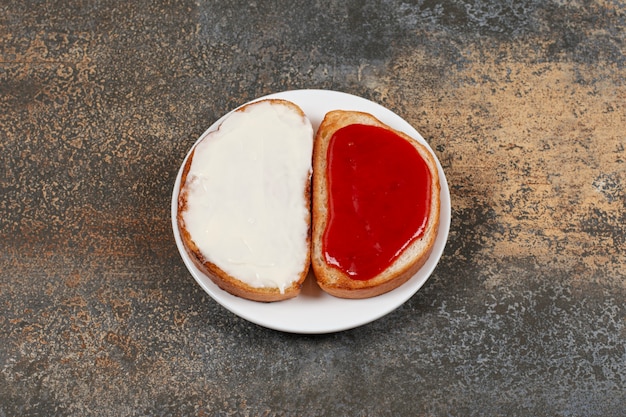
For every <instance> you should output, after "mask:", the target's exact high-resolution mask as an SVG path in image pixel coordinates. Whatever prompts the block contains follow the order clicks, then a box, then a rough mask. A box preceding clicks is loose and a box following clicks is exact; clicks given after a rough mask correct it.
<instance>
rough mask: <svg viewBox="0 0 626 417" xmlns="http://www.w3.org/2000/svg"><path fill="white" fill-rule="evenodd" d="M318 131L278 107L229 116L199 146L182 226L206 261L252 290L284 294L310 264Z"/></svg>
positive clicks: (265, 106) (263, 104)
mask: <svg viewBox="0 0 626 417" xmlns="http://www.w3.org/2000/svg"><path fill="white" fill-rule="evenodd" d="M312 151H313V128H312V126H311V123H310V122H309V120H308V119H307V118H304V117H302V116H301V115H300V114H298V113H296V112H295V111H294V110H293V109H292V108H290V107H287V106H286V105H282V104H277V103H276V102H274V103H272V104H270V102H259V103H255V104H253V105H249V106H248V107H247V108H246V109H245V110H244V111H236V112H234V113H231V114H230V115H229V116H228V117H227V118H226V119H225V120H224V121H223V123H222V124H221V126H220V127H219V129H218V130H216V131H214V132H211V133H209V134H208V135H207V136H205V137H204V138H203V139H202V140H201V141H200V142H198V144H197V145H196V148H195V151H194V154H193V160H192V163H191V166H190V169H189V172H188V174H187V183H186V185H185V186H186V187H187V188H188V194H187V211H185V212H184V213H183V219H184V222H185V226H186V228H187V230H189V232H190V235H191V238H192V240H193V241H194V242H195V243H196V245H197V246H198V248H199V249H200V251H201V253H202V254H203V255H204V256H205V257H206V258H207V259H208V260H209V261H210V262H212V263H214V264H215V265H217V266H218V267H219V268H221V269H222V270H223V271H224V272H226V273H228V274H229V275H231V276H233V277H236V278H238V279H240V280H241V281H243V282H245V283H247V284H249V285H250V286H252V287H255V288H260V287H269V288H278V289H279V290H280V291H281V292H284V290H285V288H287V287H289V286H290V285H291V284H292V283H293V282H294V281H295V280H297V279H298V278H299V274H300V272H301V271H302V269H303V267H304V265H305V263H308V262H309V260H308V259H307V232H308V219H309V202H308V201H306V199H305V184H306V183H307V181H308V179H309V178H310V176H311V171H312V169H311V155H312Z"/></svg>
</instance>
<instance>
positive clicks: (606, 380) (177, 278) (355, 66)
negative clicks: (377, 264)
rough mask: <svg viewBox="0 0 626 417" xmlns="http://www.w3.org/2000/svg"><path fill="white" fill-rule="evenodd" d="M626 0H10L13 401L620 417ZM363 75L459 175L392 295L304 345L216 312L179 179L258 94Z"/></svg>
mask: <svg viewBox="0 0 626 417" xmlns="http://www.w3.org/2000/svg"><path fill="white" fill-rule="evenodd" d="M625 28H626V3H624V2H623V1H617V0H584V1H573V2H562V1H539V0H523V1H509V0H506V1H505V0H500V1H496V0H447V1H443V2H435V1H430V0H416V1H409V2H401V1H396V0H387V1H353V0H351V1H346V2H344V1H337V2H335V1H316V2H307V1H267V2H261V1H258V2H249V1H229V2H219V1H216V2H203V1H197V2H193V1H184V0H170V1H162V2H151V1H143V0H139V1H130V2H118V1H107V0H105V1H91V0H84V1H83V0H67V1H53V0H49V1H12V0H9V1H3V2H2V3H0V160H1V162H0V196H1V197H0V416H17V415H25V416H85V415H110V416H130V415H151V416H170V415H198V416H203V415H244V416H257V415H263V416H292V415H293V416H295V415H306V416H317V415H333V416H336V415H362V416H366V415H371V416H398V415H429V416H431V415H432V416H439V415H450V416H483V415H502V416H504V415H507V416H508V415H517V416H522V415H533V416H539V415H546V416H622V415H624V413H626V411H625V410H626V347H625V346H626V307H625V306H624V303H625V300H626V255H625V254H624V253H625V251H626V226H625V224H626V190H625V184H626V178H625V174H626V169H625V168H626V164H625V160H626V151H625V147H626V133H625V132H626V56H625V52H624V44H625V42H626V34H625V32H624V30H625ZM296 88H325V89H334V90H341V91H345V92H349V93H352V94H356V95H360V96H363V97H365V98H368V99H371V100H373V101H376V102H379V103H381V104H383V105H385V106H387V107H389V108H390V109H391V110H393V111H395V112H397V113H398V114H399V115H401V116H402V117H404V118H405V119H407V120H408V121H409V122H410V123H411V124H413V125H414V126H415V127H416V129H417V130H419V131H420V132H421V133H422V135H423V136H424V137H425V138H426V139H427V140H428V142H429V143H430V144H431V146H432V148H433V149H434V150H435V151H436V153H437V156H438V157H439V159H440V161H441V163H442V165H443V167H444V170H445V172H446V176H447V179H448V182H449V184H450V188H451V194H452V217H453V219H452V228H451V233H450V239H449V242H448V246H447V248H446V251H445V253H444V256H443V258H442V259H441V262H440V264H439V266H438V268H437V269H436V271H435V273H434V274H433V276H432V277H431V279H430V280H429V281H428V282H427V284H426V285H425V286H424V287H423V289H422V290H420V291H419V292H418V293H417V294H416V295H415V296H414V297H413V298H411V299H410V300H409V301H408V302H407V303H406V304H405V305H403V306H402V307H400V308H399V309H398V310H396V311H395V312H393V313H391V314H389V315H388V316H386V317H384V318H382V319H380V320H378V321H376V322H374V323H372V324H370V325H367V326H363V327H361V328H358V329H354V330H350V331H346V332H342V333H338V334H331V335H324V336H306V337H305V336H298V335H290V334H283V333H279V332H275V331H272V330H267V329H264V328H261V327H258V326H256V325H253V324H250V323H248V322H246V321H244V320H242V319H239V318H238V317H236V316H234V315H233V314H231V313H229V312H227V311H226V310H224V309H223V308H222V307H220V306H219V305H217V304H216V303H215V302H213V301H212V300H211V299H210V298H209V297H208V296H207V295H205V294H204V292H203V291H202V290H201V288H200V287H199V286H198V285H197V284H196V283H195V281H194V280H193V279H192V277H191V276H190V275H189V274H188V272H187V271H186V269H185V267H184V265H183V263H182V261H181V260H180V257H179V256H178V253H177V250H176V247H175V244H174V240H173V237H172V233H171V228H170V218H169V204H170V195H171V190H172V186H173V183H174V178H175V175H176V172H177V170H178V167H179V165H180V163H181V162H182V159H183V157H184V155H185V153H186V152H187V150H188V148H189V147H190V146H191V145H192V144H193V142H194V141H195V140H196V138H197V137H198V136H199V135H200V134H201V133H202V132H203V131H204V130H205V129H206V128H207V127H208V126H209V125H210V124H212V123H213V122H214V121H215V120H216V119H217V118H218V117H220V116H221V115H222V114H224V113H226V112H227V111H229V110H231V109H232V108H233V107H235V106H238V105H240V104H242V103H244V102H246V101H248V100H249V99H252V98H255V97H258V96H260V95H264V94H267V93H271V92H276V91H282V90H286V89H296Z"/></svg>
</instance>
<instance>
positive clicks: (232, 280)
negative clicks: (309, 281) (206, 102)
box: [177, 99, 311, 302]
mask: <svg viewBox="0 0 626 417" xmlns="http://www.w3.org/2000/svg"><path fill="white" fill-rule="evenodd" d="M261 101H262V102H269V103H271V104H274V105H285V106H288V107H290V108H291V109H292V110H293V111H295V112H297V113H298V114H299V115H300V116H302V117H304V118H306V115H305V114H304V112H303V111H302V109H301V108H300V107H298V106H297V105H296V104H294V103H292V102H290V101H286V100H280V99H266V100H261ZM261 101H258V102H254V103H250V104H247V105H245V106H243V107H240V108H239V109H237V110H236V111H246V110H247V109H248V108H249V107H250V106H253V105H254V104H256V103H259V102H261ZM218 130H219V127H218ZM193 156H194V151H193V150H192V151H191V153H190V154H189V157H188V158H187V161H186V163H185V165H184V167H183V172H182V175H181V181H180V188H179V195H178V214H177V223H178V230H179V232H180V236H181V240H182V242H183V245H184V247H185V250H186V251H187V253H188V254H189V256H190V258H191V259H192V261H193V263H194V265H195V266H196V267H197V268H198V269H199V270H200V271H201V272H202V273H204V274H205V275H206V276H208V277H209V278H210V279H211V280H212V281H213V282H214V283H215V284H216V285H217V286H218V287H220V288H221V289H223V290H224V291H227V292H229V293H230V294H233V295H236V296H238V297H241V298H246V299H248V300H253V301H261V302H273V301H281V300H287V299H289V298H293V297H296V296H297V295H298V294H299V293H300V289H301V287H302V283H303V282H304V280H305V278H306V276H307V274H308V271H309V266H310V262H309V259H310V257H311V215H310V214H311V213H310V210H309V212H308V214H309V216H308V218H307V223H308V232H307V255H306V258H305V259H306V260H307V261H306V262H305V264H304V265H302V270H301V272H300V274H299V277H298V279H297V280H296V281H294V282H293V284H292V285H291V286H289V287H288V288H285V290H284V291H283V292H282V293H281V292H280V290H279V289H278V288H256V287H252V286H250V285H248V284H246V283H245V282H243V281H241V280H239V279H237V278H236V277H233V276H231V275H229V274H228V273H226V272H224V271H223V270H222V269H221V268H219V267H218V266H217V265H215V264H214V263H212V262H210V261H209V260H208V259H207V258H206V257H205V256H203V255H202V253H201V252H200V250H199V249H198V247H197V246H196V244H195V242H194V241H193V239H192V238H191V234H190V231H189V230H187V228H186V227H185V221H184V218H183V213H184V212H185V211H186V209H187V188H186V187H185V185H186V182H187V174H188V173H189V169H190V167H191V162H192V160H193ZM303 187H304V190H303V192H304V194H303V198H304V199H305V200H304V201H307V202H310V201H311V178H309V179H308V180H307V183H306V184H305V185H304V186H303ZM309 206H310V205H309Z"/></svg>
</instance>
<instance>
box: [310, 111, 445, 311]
mask: <svg viewBox="0 0 626 417" xmlns="http://www.w3.org/2000/svg"><path fill="white" fill-rule="evenodd" d="M351 124H366V125H372V126H379V127H382V128H385V129H388V130H390V131H392V132H395V133H396V134H398V135H399V136H401V137H402V138H404V139H405V140H407V141H408V142H409V143H411V144H412V145H413V146H414V147H415V149H416V150H417V151H418V152H419V154H420V155H421V157H422V158H423V159H424V161H425V162H426V164H427V166H428V168H429V171H430V174H431V178H432V181H431V207H430V215H429V219H428V222H427V226H426V229H425V231H424V235H423V236H422V237H421V238H420V239H416V240H415V241H414V242H412V243H411V244H410V245H409V246H408V247H407V248H405V249H404V250H403V251H402V253H401V254H400V256H399V257H398V258H396V259H395V260H394V261H393V262H392V264H391V265H389V266H388V267H387V268H386V269H385V270H384V271H382V272H381V273H380V274H378V275H376V276H375V277H373V278H372V279H369V280H354V279H351V278H350V277H349V276H348V275H346V274H344V273H343V272H342V271H340V270H339V269H337V268H335V267H333V266H331V265H329V264H328V263H327V262H326V260H325V257H324V253H323V247H322V246H323V235H324V231H325V229H326V224H327V223H328V189H327V178H326V171H327V151H328V145H329V142H330V139H331V137H332V136H333V134H334V133H335V132H336V131H337V130H339V129H341V128H342V127H345V126H348V125H351ZM439 193H440V182H439V172H438V168H437V164H436V162H435V159H434V157H433V155H432V154H431V152H430V151H429V150H428V149H427V148H426V147H425V146H423V145H422V144H420V143H419V142H418V141H416V140H415V139H413V138H411V137H410V136H408V135H407V134H405V133H403V132H400V131H397V130H395V129H393V128H391V127H390V126H387V125H385V124H384V123H382V122H381V121H380V120H378V119H376V118H375V117H374V116H372V115H371V114H368V113H363V112H358V111H346V110H335V111H331V112H329V113H327V114H326V116H325V117H324V120H323V121H322V123H321V124H320V127H319V128H318V130H317V134H316V136H315V141H314V145H313V206H312V215H313V228H312V229H313V230H312V242H313V243H312V244H313V248H312V254H311V263H312V267H313V272H314V274H315V278H316V280H317V283H318V285H319V286H320V287H321V288H322V289H323V290H324V291H326V292H327V293H329V294H331V295H334V296H336V297H341V298H354V299H356V298H370V297H375V296H377V295H381V294H384V293H386V292H389V291H391V290H393V289H395V288H397V287H399V286H401V285H402V284H404V283H405V282H406V281H408V280H409V279H410V278H411V277H412V276H413V275H415V274H416V273H417V271H418V270H419V269H420V268H421V267H422V266H423V265H424V263H426V261H427V260H428V257H429V256H430V254H431V252H432V249H433V246H434V243H435V239H436V237H437V232H438V229H439V206H440V195H439Z"/></svg>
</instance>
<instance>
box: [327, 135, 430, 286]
mask: <svg viewBox="0 0 626 417" xmlns="http://www.w3.org/2000/svg"><path fill="white" fill-rule="evenodd" d="M327 158H328V159H327V161H328V165H327V172H326V174H327V178H328V193H329V194H328V204H329V212H328V223H327V225H326V230H325V231H324V236H323V242H322V244H323V250H324V256H325V258H326V262H328V263H329V264H330V265H333V266H335V267H336V268H338V269H339V270H341V271H343V272H344V273H345V274H347V275H348V276H349V277H350V278H352V279H355V280H368V279H371V278H373V277H374V276H376V275H377V274H379V273H380V272H382V271H383V270H384V269H385V268H386V267H388V266H389V265H390V264H391V263H392V262H393V261H394V260H395V259H396V258H397V257H398V256H399V255H400V254H401V253H402V251H403V250H404V249H405V248H406V247H407V246H409V245H410V244H411V243H412V242H413V241H414V240H415V239H419V238H420V237H421V236H422V235H423V234H424V230H425V227H426V224H427V221H428V216H429V212H430V198H431V196H430V194H431V176H430V171H429V170H428V166H427V165H426V162H424V160H423V159H422V157H421V156H420V154H419V152H418V151H417V150H416V149H415V148H414V147H413V145H411V144H410V143H409V142H407V141H406V140H405V139H403V138H402V137H400V136H399V135H397V134H396V133H394V132H391V131H389V130H387V129H383V128H380V127H376V126H368V125H361V124H353V125H348V126H345V127H343V128H341V129H339V130H338V131H337V132H335V134H334V135H333V136H332V138H331V139H330V142H329V145H328V155H327Z"/></svg>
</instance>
